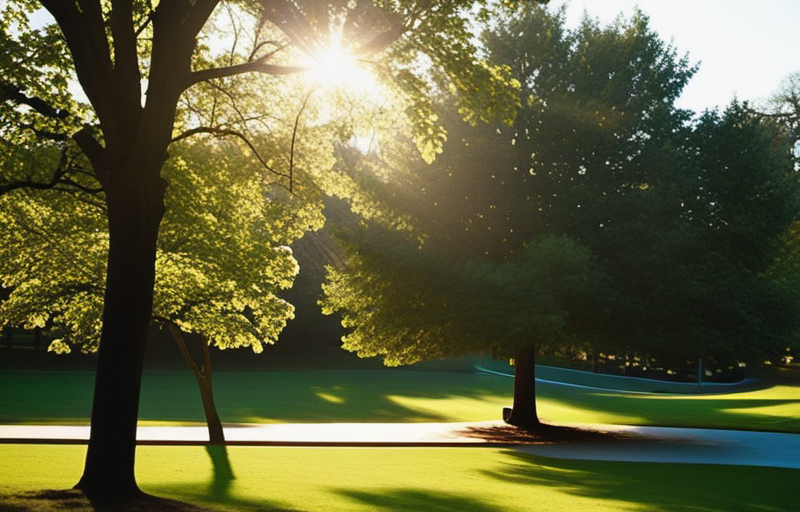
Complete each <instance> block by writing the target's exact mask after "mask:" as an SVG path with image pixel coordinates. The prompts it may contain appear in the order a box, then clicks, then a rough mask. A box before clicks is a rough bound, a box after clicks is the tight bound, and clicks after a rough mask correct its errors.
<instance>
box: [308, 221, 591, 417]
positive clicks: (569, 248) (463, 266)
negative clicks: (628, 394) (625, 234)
mask: <svg viewBox="0 0 800 512" xmlns="http://www.w3.org/2000/svg"><path fill="white" fill-rule="evenodd" d="M348 245H349V250H348V251H347V253H348V255H349V258H348V260H347V263H346V265H345V267H344V268H341V269H330V270H329V281H328V283H326V284H325V285H324V286H323V288H324V290H325V298H324V299H323V301H322V304H323V307H324V311H325V312H327V313H333V312H339V313H341V314H342V325H344V326H345V327H346V328H348V329H349V332H348V334H347V335H346V336H345V337H344V338H343V342H344V344H343V347H344V348H345V349H347V350H350V351H353V352H356V353H357V354H358V355H359V356H361V357H371V356H378V355H380V356H383V358H384V363H385V364H387V365H389V366H396V365H401V364H412V363H415V362H418V361H421V360H430V359H440V358H447V357H455V356H462V355H465V354H484V355H490V356H494V357H505V358H513V359H514V361H515V366H516V368H517V374H516V378H515V392H514V407H513V412H512V416H511V417H509V418H508V421H509V422H510V423H512V424H515V425H518V426H521V427H525V428H530V429H533V428H536V427H537V426H538V425H539V418H538V415H537V413H536V400H535V381H534V363H535V356H536V352H537V350H538V349H545V348H548V347H549V348H553V347H559V346H562V345H563V344H570V343H573V344H574V343H580V334H581V327H582V326H581V325H580V324H579V323H578V322H579V319H580V317H581V315H580V313H579V312H580V310H581V309H582V308H586V307H591V306H592V304H593V303H595V302H597V299H598V297H597V296H596V295H597V294H599V293H600V292H601V290H602V284H603V281H604V279H603V275H602V272H601V271H600V269H599V268H598V267H597V265H596V263H595V262H594V261H593V259H592V256H591V253H590V252H589V251H588V250H587V249H586V248H585V247H581V246H580V245H578V244H576V243H575V242H573V241H572V240H570V239H568V238H564V237H542V238H538V239H534V240H531V241H529V242H528V243H527V244H525V245H524V247H522V248H521V249H520V252H519V253H518V254H517V255H515V256H512V257H509V258H508V259H506V260H503V261H486V260H484V261H480V260H464V259H462V258H460V257H459V256H458V255H457V254H453V253H452V252H441V251H440V249H441V247H436V246H435V244H430V245H428V244H426V245H424V246H420V245H419V244H418V243H417V242H416V241H415V240H414V239H413V238H412V239H409V238H408V237H404V236H401V235H400V234H398V233H396V232H394V233H392V232H387V231H386V229H385V228H384V229H381V228H379V227H377V226H376V227H373V228H372V229H371V230H368V231H367V232H361V233H357V232H356V233H353V234H351V235H350V237H349V238H348Z"/></svg>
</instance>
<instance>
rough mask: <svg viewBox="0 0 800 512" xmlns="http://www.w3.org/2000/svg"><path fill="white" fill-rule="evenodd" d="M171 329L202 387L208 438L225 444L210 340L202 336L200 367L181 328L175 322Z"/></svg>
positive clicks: (210, 440) (201, 392)
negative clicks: (215, 387) (215, 399)
mask: <svg viewBox="0 0 800 512" xmlns="http://www.w3.org/2000/svg"><path fill="white" fill-rule="evenodd" d="M169 329H170V332H172V336H173V337H174V338H175V341H176V342H177V343H178V347H179V348H180V349H181V354H183V358H184V359H185V360H186V364H188V365H189V368H191V369H192V373H194V378H195V379H196V380H197V387H198V388H199V389H200V398H201V400H202V401H203V412H204V413H205V416H206V425H207V426H208V440H209V442H210V443H211V444H225V433H224V431H223V430H222V421H221V420H220V417H219V413H217V406H216V405H215V403H214V385H213V380H212V375H213V372H212V369H211V351H210V350H209V348H208V341H207V340H206V339H205V338H204V337H202V336H201V337H200V347H201V349H202V351H203V364H202V365H201V366H199V367H198V366H197V363H195V361H194V358H193V357H192V354H191V352H190V351H189V347H188V346H187V344H186V339H185V338H184V336H183V333H182V332H181V331H180V329H178V327H177V326H176V325H175V324H170V325H169Z"/></svg>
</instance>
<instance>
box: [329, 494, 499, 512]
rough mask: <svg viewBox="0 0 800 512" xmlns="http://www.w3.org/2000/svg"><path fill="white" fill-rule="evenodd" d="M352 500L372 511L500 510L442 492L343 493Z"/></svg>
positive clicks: (447, 511)
mask: <svg viewBox="0 0 800 512" xmlns="http://www.w3.org/2000/svg"><path fill="white" fill-rule="evenodd" d="M339 494H340V495H342V496H345V497H347V498H349V499H352V500H355V501H358V502H361V503H362V504H364V505H368V506H369V507H370V510H373V511H375V512H382V511H420V512H423V511H424V512H454V511H459V512H496V511H497V508H496V507H494V506H492V505H490V504H487V503H482V502H480V501H477V500H476V499H475V496H457V495H454V494H447V493H446V492H445V491H444V490H443V491H442V492H435V493H434V492H430V491H422V490H413V489H397V490H392V491H383V492H366V491H339Z"/></svg>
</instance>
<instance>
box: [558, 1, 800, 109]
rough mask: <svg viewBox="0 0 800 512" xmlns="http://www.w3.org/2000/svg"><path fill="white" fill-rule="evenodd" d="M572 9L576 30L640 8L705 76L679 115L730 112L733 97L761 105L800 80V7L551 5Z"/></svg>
mask: <svg viewBox="0 0 800 512" xmlns="http://www.w3.org/2000/svg"><path fill="white" fill-rule="evenodd" d="M564 3H567V4H568V5H569V7H568V10H567V20H568V24H569V25H570V26H571V27H574V26H575V25H577V24H578V22H579V20H580V18H581V16H582V15H583V12H584V9H585V10H586V11H587V12H588V13H589V15H590V16H591V17H593V18H599V19H600V21H601V22H602V23H603V24H607V23H610V22H611V21H613V20H614V18H615V17H616V16H617V15H618V14H619V13H620V12H621V13H624V14H625V15H626V16H630V15H631V14H632V13H633V10H634V8H635V7H636V6H638V7H639V8H640V9H641V10H642V11H644V12H645V13H646V14H647V15H649V16H650V26H651V27H652V28H653V30H655V31H656V32H658V34H659V35H660V36H661V37H662V38H663V39H664V40H666V41H672V44H673V45H674V46H675V47H676V48H677V49H678V54H679V55H684V54H686V53H687V52H688V54H689V60H690V62H692V63H697V62H700V69H699V70H698V72H697V73H696V74H695V76H694V78H693V79H692V80H691V82H689V85H688V86H687V87H686V89H684V93H683V96H681V98H680V99H679V100H678V102H677V104H678V106H679V107H682V108H688V109H692V110H694V111H698V112H699V111H702V110H704V109H706V108H713V107H716V106H721V107H724V106H725V105H727V104H728V103H729V102H730V101H731V100H732V99H733V98H734V96H735V97H737V98H739V99H740V100H749V101H757V100H759V99H765V98H766V97H768V96H770V95H771V94H772V93H774V92H775V91H776V90H777V88H778V86H779V85H780V82H781V81H782V80H783V79H784V78H785V77H786V76H787V75H789V74H790V73H795V72H800V0H551V2H550V6H551V7H558V6H560V5H562V4H564Z"/></svg>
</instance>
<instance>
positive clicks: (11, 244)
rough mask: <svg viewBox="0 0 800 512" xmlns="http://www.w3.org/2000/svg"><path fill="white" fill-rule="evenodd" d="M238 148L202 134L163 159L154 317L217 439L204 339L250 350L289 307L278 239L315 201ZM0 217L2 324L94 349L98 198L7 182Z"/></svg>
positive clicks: (288, 265)
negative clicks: (278, 181)
mask: <svg viewBox="0 0 800 512" xmlns="http://www.w3.org/2000/svg"><path fill="white" fill-rule="evenodd" d="M262 140H263V139H262ZM246 156H248V155H247V153H244V152H242V151H241V149H240V148H238V147H237V144H235V143H234V142H233V141H226V140H214V139H211V138H210V137H208V136H206V137H203V138H202V139H198V140H197V141H195V142H190V141H184V142H183V143H181V144H177V145H175V146H173V155H172V158H171V159H170V161H169V163H168V164H167V165H166V166H165V169H164V176H165V178H166V179H168V180H169V181H170V184H171V186H170V188H169V191H168V194H167V197H166V205H167V214H166V216H165V218H164V221H163V226H162V229H161V231H160V233H159V239H158V253H157V261H156V282H155V300H154V313H153V320H154V322H155V323H156V324H158V325H160V326H162V327H164V328H167V329H169V330H170V331H171V332H172V333H173V335H174V337H175V339H176V341H177V342H178V344H179V346H180V347H181V351H182V353H183V354H184V357H185V358H186V361H187V363H188V364H189V366H190V368H191V369H192V370H193V372H194V374H195V376H196V378H197V381H198V386H199V388H200V391H201V393H200V394H201V398H202V401H203V408H204V411H205V414H206V420H207V423H208V427H209V437H210V441H211V442H212V443H221V442H223V441H224V437H223V432H222V426H221V422H220V419H219V416H218V415H217V413H216V408H215V406H214V402H213V394H212V385H211V381H212V374H211V360H210V354H209V351H208V347H209V345H214V346H216V347H219V348H221V349H226V348H237V347H250V348H251V349H252V350H253V351H254V352H256V353H258V352H261V351H262V347H263V344H265V343H271V342H273V341H275V340H276V339H277V336H278V334H279V333H280V331H281V330H282V328H283V326H284V325H285V323H286V321H287V320H289V319H290V318H292V316H293V307H292V305H291V304H289V303H287V302H286V301H284V300H283V299H281V298H280V296H279V294H280V292H281V290H284V289H286V288H288V287H289V286H291V284H292V281H293V277H294V275H295V273H296V272H297V266H296V263H295V261H294V259H293V257H292V254H291V251H290V250H288V249H287V246H288V245H289V244H290V243H292V242H293V241H294V240H296V239H297V238H299V237H300V236H302V235H303V234H304V233H305V232H306V231H307V230H309V229H314V228H318V227H319V226H320V225H321V222H322V217H321V212H320V206H319V204H317V203H315V202H313V201H311V200H310V198H304V199H302V200H301V199H300V198H298V197H295V196H292V195H290V194H287V193H286V192H285V190H283V189H282V188H280V187H275V186H274V185H269V184H265V183H263V182H262V181H261V179H260V176H259V175H258V174H257V173H253V172H252V167H253V165H254V163H253V162H248V160H250V158H243V157H246ZM306 156H309V155H306ZM248 164H249V165H248ZM255 165H258V164H257V163H255ZM298 165H300V166H303V165H305V162H304V161H302V160H301V161H299V162H298ZM198 191H202V193H198ZM0 225H2V227H3V230H2V231H0V239H2V244H0V247H1V248H0V260H2V263H0V282H2V283H3V284H4V285H6V286H7V287H8V288H9V290H10V292H11V293H10V294H9V296H8V298H7V299H6V300H4V301H3V302H0V324H3V325H6V324H8V325H19V326H24V327H26V328H35V327H39V328H48V331H49V334H50V336H51V337H53V338H54V339H55V340H54V341H53V342H52V343H51V346H50V350H54V351H56V352H66V351H69V350H70V345H77V346H79V347H80V348H81V350H82V351H84V352H93V351H96V350H97V346H98V343H99V339H100V330H101V326H102V322H101V312H102V303H103V281H104V270H105V269H104V265H103V263H104V261H105V258H106V251H107V250H108V225H107V222H106V220H105V218H104V211H103V208H102V203H100V202H99V201H98V200H97V198H95V197H94V196H93V195H89V194H83V195H77V196H76V195H72V194H65V193H64V192H60V191H52V190H47V191H35V190H17V191H15V192H14V193H10V194H8V195H7V196H5V197H1V198H0ZM190 334H191V335H192V337H193V338H199V342H200V343H199V346H200V347H201V348H202V351H203V352H202V353H203V360H202V363H201V364H197V363H195V361H194V359H193V357H192V356H191V353H190V350H189V348H188V347H187V340H186V338H187V335H190Z"/></svg>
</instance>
